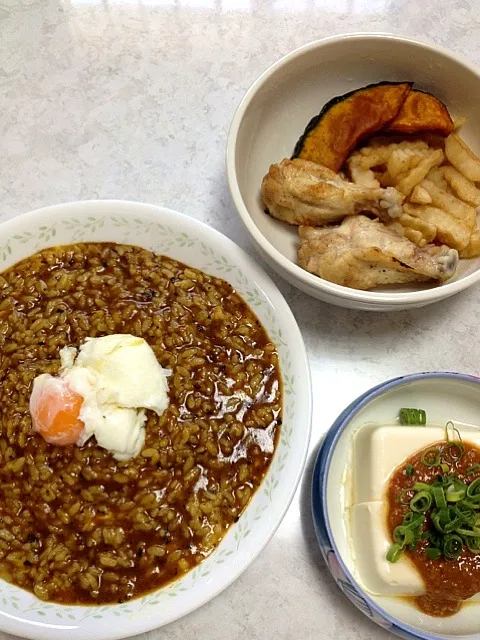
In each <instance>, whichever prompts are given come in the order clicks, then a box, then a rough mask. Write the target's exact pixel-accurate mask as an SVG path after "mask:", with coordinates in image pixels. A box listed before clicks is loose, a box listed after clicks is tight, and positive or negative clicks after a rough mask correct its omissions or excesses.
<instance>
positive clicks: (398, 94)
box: [293, 82, 412, 171]
mask: <svg viewBox="0 0 480 640" xmlns="http://www.w3.org/2000/svg"><path fill="white" fill-rule="evenodd" d="M411 86H412V83H411V82H380V83H379V84H372V85H369V86H367V87H363V88H362V89H357V90H355V91H351V92H350V93H346V94H345V95H343V96H338V97H336V98H333V99H332V100H330V102H328V103H327V104H326V105H325V106H324V107H323V109H322V110H321V112H320V113H319V115H318V116H315V117H314V118H312V120H311V121H310V122H309V123H308V125H307V128H306V129H305V132H304V133H303V135H302V137H301V138H300V140H299V141H298V142H297V144H296V146H295V151H294V153H293V158H302V159H303V160H310V161H312V162H316V163H317V164H321V165H323V166H324V167H327V168H328V169H332V171H339V170H340V169H341V167H342V165H343V163H344V162H345V160H346V158H347V156H348V154H349V153H350V151H351V150H352V149H353V148H354V147H356V145H357V144H358V143H359V142H360V141H361V140H363V139H364V138H367V137H368V136H371V135H372V134H374V133H376V132H377V131H380V129H383V128H384V127H385V125H387V124H388V123H389V122H391V121H392V120H393V119H394V118H395V116H396V115H397V113H398V112H399V111H400V109H401V106H402V104H403V103H404V102H405V99H406V97H407V95H408V93H409V91H410V89H411Z"/></svg>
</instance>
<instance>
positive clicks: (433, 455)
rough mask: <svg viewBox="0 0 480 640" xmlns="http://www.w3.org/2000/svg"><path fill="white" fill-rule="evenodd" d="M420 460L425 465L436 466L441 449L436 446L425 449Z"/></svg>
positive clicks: (438, 462) (439, 458)
mask: <svg viewBox="0 0 480 640" xmlns="http://www.w3.org/2000/svg"><path fill="white" fill-rule="evenodd" d="M420 460H421V462H422V464H424V465H425V466H426V467H437V466H438V465H439V464H440V460H441V451H440V449H437V448H436V447H432V448H431V449H427V450H426V451H425V453H424V454H423V455H422V457H421V458H420Z"/></svg>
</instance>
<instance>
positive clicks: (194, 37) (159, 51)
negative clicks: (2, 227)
mask: <svg viewBox="0 0 480 640" xmlns="http://www.w3.org/2000/svg"><path fill="white" fill-rule="evenodd" d="M479 27H480V13H479V12H478V6H477V2H475V0H137V1H136V0H72V1H71V2H69V1H68V0H64V1H62V0H0V129H1V134H0V140H1V142H0V148H1V161H0V202H1V205H0V220H2V219H6V218H8V217H11V216H14V215H17V214H20V213H22V212H25V211H28V210H31V209H35V208H37V207H39V206H42V205H47V204H54V203H58V202H62V201H70V200H79V199H89V198H125V199H132V200H140V201H145V202H151V203H161V204H164V205H167V206H169V207H172V208H174V209H178V210H180V211H183V212H185V213H188V214H189V215H191V216H193V217H195V218H199V219H201V220H203V221H205V222H207V223H208V224H210V225H212V226H214V227H215V228H217V229H219V230H220V231H222V232H223V233H225V234H227V235H228V236H230V237H231V238H233V239H234V240H235V241H236V242H237V243H238V244H240V245H241V246H243V247H245V248H246V249H247V251H249V252H250V253H252V254H254V250H253V248H252V246H251V244H250V242H249V239H248V236H247V234H246V232H245V231H244V229H243V227H242V225H241V223H240V222H239V220H238V218H237V216H236V213H235V210H234V206H233V204H232V202H231V199H230V195H229V192H228V188H227V182H226V177H225V166H224V154H225V143H226V136H227V131H228V127H229V123H230V120H231V117H232V115H233V112H234V109H235V108H236V106H237V104H238V103H239V101H240V99H241V97H242V95H243V93H244V92H245V90H246V89H247V87H248V86H249V85H250V83H251V82H252V81H253V80H254V79H255V78H256V77H257V76H258V75H259V74H260V73H261V72H262V71H263V70H264V69H265V68H266V67H267V66H268V65H269V64H271V63H272V62H274V61H275V60H277V59H278V58H279V57H281V56H282V55H284V54H285V53H287V52H289V51H290V50H292V49H294V48H296V47H298V46H299V45H302V44H304V43H306V42H308V41H311V40H314V39H317V38H321V37H323V36H327V35H332V34H338V33H342V32H348V31H388V32H393V33H398V34H403V35H411V36H414V37H417V38H420V39H422V38H428V39H430V40H433V41H434V42H437V43H441V44H443V45H445V46H447V47H449V48H451V49H453V50H454V51H457V52H460V53H463V54H464V55H466V56H467V57H468V58H470V60H471V61H472V62H474V63H476V64H477V65H480V45H479V44H478V29H479ZM258 259H259V258H258ZM273 277H274V279H275V281H276V282H277V284H278V286H279V287H280V289H281V290H282V292H283V293H284V294H285V296H286V298H287V300H288V302H289V303H290V305H291V307H292V309H293V312H294V313H295V315H296V317H297V320H298V322H299V324H300V328H301V330H302V332H303V335H304V338H305V341H306V345H307V349H308V354H309V356H310V362H311V366H312V373H313V384H314V390H315V407H314V419H313V438H312V445H311V457H310V460H309V464H308V467H307V471H306V474H305V477H304V482H303V483H302V486H301V487H300V489H299V491H298V492H297V496H296V498H295V500H294V502H293V504H292V506H291V508H290V510H289V512H288V514H287V516H286V518H285V520H284V522H283V524H282V525H281V527H280V529H279V530H278V532H277V534H276V535H275V537H274V538H273V540H272V541H271V542H270V544H269V545H268V546H267V548H266V549H265V550H264V552H263V553H262V554H261V556H260V557H259V558H258V559H257V560H256V561H255V562H254V563H253V565H252V566H251V567H250V568H249V569H248V570H247V571H246V572H245V573H244V574H243V576H242V577H241V578H240V579H239V580H237V582H235V584H234V585H233V586H231V587H230V588H229V589H227V591H225V592H224V593H223V594H221V595H220V596H218V597H217V598H216V599H215V600H213V601H212V602H210V603H209V604H208V605H206V606H204V607H203V608H202V609H200V610H199V611H197V612H196V613H194V614H192V615H190V616H188V617H186V618H184V619H183V620H180V621H179V622H176V623H174V624H172V625H170V626H168V627H165V628H163V629H162V630H159V631H152V632H151V633H149V634H146V635H145V638H146V637H147V636H148V638H149V639H152V640H153V639H156V638H160V637H161V638H163V639H164V640H180V639H181V640H193V639H198V638H200V639H203V638H205V639H206V638H208V639H209V640H223V639H224V638H231V639H237V638H238V639H243V638H245V639H248V640H267V639H270V638H275V639H276V640H290V639H293V638H298V639H300V640H310V639H313V638H315V639H318V638H322V639H326V638H332V639H337V638H342V639H346V640H377V639H381V638H387V637H389V634H387V633H386V632H385V631H383V630H381V629H379V628H377V627H375V626H374V625H373V624H372V623H371V622H370V621H369V620H367V619H366V618H364V617H363V616H362V614H361V613H359V612H358V611H356V610H355V609H354V607H353V606H352V605H350V603H349V602H348V601H347V600H346V599H345V597H344V596H343V595H342V594H341V593H340V592H339V591H338V590H337V588H336V586H335V585H334V583H333V581H332V579H331V578H330V576H329V574H328V573H327V571H326V569H325V567H324V566H323V564H322V562H321V559H320V558H319V553H318V551H317V548H316V544H315V540H314V534H313V530H312V524H311V518H310V514H309V499H308V495H309V485H310V477H311V466H312V462H313V455H314V453H315V451H316V449H317V446H318V442H319V439H320V437H321V435H322V433H323V432H324V431H325V430H326V429H327V427H328V426H329V424H330V423H331V421H332V420H333V419H334V418H335V416H336V415H337V414H338V413H339V412H340V410H341V409H342V408H343V407H344V406H345V405H346V404H347V403H348V402H349V401H350V400H352V399H353V398H354V397H356V396H357V395H358V394H359V393H361V392H362V391H364V390H366V389H367V388H368V387H370V386H372V385H373V384H375V383H377V382H379V381H382V380H384V379H386V378H389V377H392V376H395V375H399V374H405V373H412V372H417V371H424V370H433V369H445V370H457V371H464V372H468V373H474V374H478V373H479V370H480V365H479V359H478V356H479V350H478V346H477V345H478V339H477V323H478V318H479V313H480V303H479V300H480V289H479V288H478V287H477V288H473V289H472V290H470V291H468V292H466V293H462V294H460V295H457V296H456V297H454V298H450V299H449V300H447V301H446V302H443V303H440V304H437V305H433V306H431V307H428V308H426V309H423V310H416V311H410V312H399V313H396V314H394V315H387V314H379V315H373V314H367V313H362V312H355V311H348V310H345V309H339V308H335V307H330V306H327V305H325V304H322V303H320V302H317V301H315V300H313V299H311V298H308V297H307V296H305V295H303V294H301V293H300V292H299V291H297V290H295V289H293V288H292V287H290V286H289V285H287V284H286V283H285V282H284V281H282V280H280V279H279V278H278V277H276V276H275V275H273ZM439 345H441V348H439ZM6 638H7V636H6V635H5V634H2V633H0V640H5V639H6Z"/></svg>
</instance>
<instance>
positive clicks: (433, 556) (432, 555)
mask: <svg viewBox="0 0 480 640" xmlns="http://www.w3.org/2000/svg"><path fill="white" fill-rule="evenodd" d="M425 555H426V556H427V558H428V559H429V560H438V559H439V558H440V557H441V556H442V552H441V551H440V549H436V548H435V547H428V548H427V549H425Z"/></svg>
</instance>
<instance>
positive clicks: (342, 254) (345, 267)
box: [298, 215, 458, 290]
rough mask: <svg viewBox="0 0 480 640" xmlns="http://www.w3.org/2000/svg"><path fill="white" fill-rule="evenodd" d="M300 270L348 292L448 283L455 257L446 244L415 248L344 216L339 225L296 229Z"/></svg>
mask: <svg viewBox="0 0 480 640" xmlns="http://www.w3.org/2000/svg"><path fill="white" fill-rule="evenodd" d="M299 234H300V238H301V244H300V247H299V249H298V262H299V264H300V266H301V267H303V268H304V269H306V270H307V271H310V272H311V273H314V274H316V275H318V276H320V277H321V278H324V279H325V280H329V281H330V282H335V283H336V284H340V285H344V286H347V287H351V288H353V289H363V290H365V289H372V288H374V287H377V286H379V285H382V284H400V283H406V282H419V281H426V280H447V279H448V278H450V277H451V276H452V275H453V274H454V273H455V269H456V267H457V263H458V253H457V251H456V250H455V249H450V248H449V247H447V246H441V247H438V246H434V245H427V246H426V247H423V248H419V247H417V246H416V245H415V244H413V242H410V240H408V239H407V238H403V237H402V236H400V235H398V234H397V233H395V232H393V231H390V230H389V229H387V228H386V227H385V226H383V225H382V224H381V223H379V222H378V221H373V220H370V219H369V218H367V217H366V216H361V215H359V216H355V217H350V218H346V219H345V220H344V221H343V223H342V224H341V225H340V226H338V227H330V228H325V229H316V228H314V227H308V226H301V227H300V228H299Z"/></svg>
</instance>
